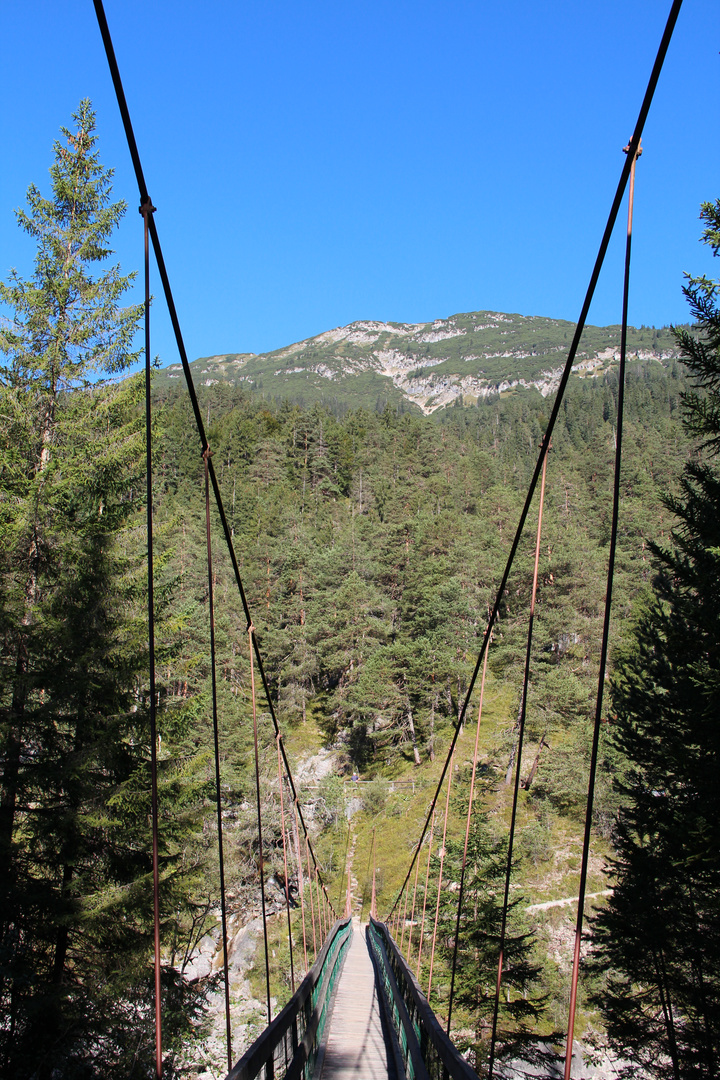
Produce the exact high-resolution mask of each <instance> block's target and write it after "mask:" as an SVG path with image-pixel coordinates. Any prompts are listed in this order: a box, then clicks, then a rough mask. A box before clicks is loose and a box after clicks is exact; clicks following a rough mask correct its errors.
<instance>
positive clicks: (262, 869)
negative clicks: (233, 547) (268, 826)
mask: <svg viewBox="0 0 720 1080" xmlns="http://www.w3.org/2000/svg"><path fill="white" fill-rule="evenodd" d="M254 633H255V627H254V626H253V625H252V623H251V624H250V626H248V638H249V645H250V692H251V694H252V715H253V740H254V743H255V794H256V797H257V824H258V843H259V845H260V849H259V852H258V871H259V873H260V901H261V903H262V920H263V939H264V941H265V984H266V989H267V1014H268V1024H271V1023H272V1005H271V1003H270V951H269V949H268V933H267V911H266V909H265V857H264V855H263V833H262V807H261V803H260V753H259V750H258V728H257V703H256V700H255V664H254V663H253V648H252V641H253V636H254Z"/></svg>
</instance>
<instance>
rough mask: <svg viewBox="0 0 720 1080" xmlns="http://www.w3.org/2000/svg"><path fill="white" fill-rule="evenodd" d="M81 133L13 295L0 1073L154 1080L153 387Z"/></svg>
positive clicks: (70, 141) (2, 291) (82, 115)
mask: <svg viewBox="0 0 720 1080" xmlns="http://www.w3.org/2000/svg"><path fill="white" fill-rule="evenodd" d="M74 120H75V123H76V126H75V128H74V130H72V131H70V130H67V129H63V139H62V140H61V141H59V142H57V143H56V144H55V147H54V163H53V165H52V168H51V170H50V175H51V184H52V193H51V197H50V198H44V197H43V196H42V195H41V194H40V192H39V191H38V189H37V188H35V187H31V188H30V189H29V191H28V211H27V212H25V211H19V212H18V219H19V223H20V225H21V227H22V228H23V229H24V231H25V232H26V233H28V234H29V235H30V236H31V237H32V238H33V240H34V241H35V243H36V245H37V252H36V257H35V269H34V273H33V275H32V277H31V278H30V279H29V280H27V281H25V280H22V279H21V278H20V277H19V276H18V275H17V274H15V273H13V274H12V276H11V279H10V281H9V283H8V284H7V285H2V286H0V299H1V300H2V302H3V304H4V306H5V308H6V309H7V310H9V312H10V316H9V318H8V319H7V320H6V321H5V322H4V324H3V326H2V330H1V332H0V348H1V349H2V352H3V353H4V355H5V362H4V365H3V366H2V368H0V380H1V381H0V407H1V409H2V413H3V416H4V418H5V437H4V440H3V444H2V447H0V468H1V472H0V590H1V591H0V632H1V635H2V637H1V646H2V647H1V652H0V740H1V750H2V766H3V772H2V789H1V801H0V894H1V895H0V1014H1V1017H2V1018H1V1019H0V1063H1V1064H0V1071H1V1072H2V1073H3V1075H7V1076H10V1075H12V1076H14V1077H18V1078H23V1077H31V1076H32V1077H37V1078H38V1080H44V1078H46V1077H48V1078H49V1077H50V1076H61V1077H63V1078H64V1077H76V1076H78V1077H79V1076H83V1077H85V1076H105V1077H111V1076H115V1075H121V1076H123V1077H127V1076H136V1075H137V1076H140V1075H143V1076H144V1075H146V1073H147V1069H146V1063H147V1060H148V1059H149V1056H150V1054H149V1053H148V1051H150V1053H151V1046H152V1016H151V1012H152V1005H151V1002H152V997H151V992H150V985H151V976H150V969H149V965H148V957H149V955H150V952H151V933H152V928H151V925H150V923H151V912H152V900H151V891H150V870H151V864H150V856H149V851H150V842H149V836H148V817H149V782H148V781H149V778H148V766H147V761H148V725H147V707H146V706H147V702H146V681H147V676H146V654H147V645H146V641H145V634H146V625H145V604H144V596H143V593H144V567H143V554H144V552H143V548H144V539H143V536H142V533H141V532H139V530H138V529H137V522H136V517H137V516H138V515H140V520H141V519H142V501H141V500H142V497H143V495H144V484H143V476H142V471H143V466H144V453H143V449H144V447H143V443H144V438H143V436H144V432H143V423H142V419H143V418H142V410H141V408H140V403H141V394H142V385H141V382H139V381H138V379H137V378H134V377H130V378H128V379H125V380H124V381H123V382H121V383H115V382H114V381H112V380H109V379H107V378H105V381H103V377H107V376H113V375H116V374H118V373H123V372H126V371H127V369H128V367H129V366H130V365H131V364H132V362H133V361H134V360H135V358H136V354H134V353H133V352H132V351H131V346H132V341H133V336H134V333H135V330H136V328H137V324H138V320H139V316H140V309H139V308H138V307H128V308H122V307H120V301H121V299H122V296H123V293H124V292H125V291H126V290H127V288H128V286H129V284H130V278H129V277H126V276H123V275H122V274H121V273H120V270H119V268H118V267H116V266H111V267H109V268H107V267H106V266H104V265H102V264H105V263H106V260H107V258H108V257H109V256H110V255H111V254H112V253H111V251H110V250H109V248H108V240H109V238H110V236H111V234H112V232H113V230H114V229H115V227H116V226H117V224H118V221H119V220H120V218H121V216H122V214H123V213H124V210H125V206H124V204H123V203H122V202H115V203H113V202H111V177H112V172H111V170H108V169H106V168H104V167H103V166H102V165H101V163H100V161H99V158H98V153H97V150H96V147H95V143H96V136H95V134H94V129H95V115H94V113H93V111H92V108H91V106H90V103H89V102H87V101H83V102H82V103H81V105H80V108H79V111H78V113H77V114H76V115H75V116H74ZM96 267H97V271H96V272H95V268H96ZM176 726H177V723H176ZM164 756H166V755H164ZM168 774H169V770H168V768H167V766H166V767H165V776H164V777H163V781H162V783H163V785H164V786H168V782H169V786H170V787H173V778H172V777H171V776H170V775H168ZM178 787H179V785H178V784H177V782H175V783H174V788H175V790H174V791H173V794H174V795H176V796H177V797H178V799H179V805H180V810H179V812H178V815H177V822H176V823H175V824H174V826H173V827H174V830H175V836H173V837H172V839H171V841H170V842H171V843H172V845H173V847H174V849H175V850H176V851H181V850H182V849H181V845H180V843H179V837H178V833H179V831H180V828H181V824H182V822H184V820H185V817H186V814H187V804H188V801H191V800H189V799H188V790H187V785H185V786H184V787H183V788H182V789H181V790H178ZM163 855H164V869H165V872H166V873H167V871H168V870H169V868H170V863H169V861H168V843H167V842H166V843H164V844H163ZM171 894H172V887H171V886H166V888H165V904H166V907H167V906H169V905H173V907H174V906H175V905H176V904H178V898H177V896H172V895H171ZM178 906H179V905H178ZM168 982H169V983H170V982H172V983H173V984H174V986H175V989H176V991H177V995H176V996H182V991H183V985H182V980H178V979H177V978H175V977H174V976H173V975H172V973H171V972H168Z"/></svg>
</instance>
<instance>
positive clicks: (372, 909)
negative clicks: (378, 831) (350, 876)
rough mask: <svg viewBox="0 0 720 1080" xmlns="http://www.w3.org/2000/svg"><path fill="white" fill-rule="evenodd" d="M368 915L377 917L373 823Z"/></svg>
mask: <svg viewBox="0 0 720 1080" xmlns="http://www.w3.org/2000/svg"><path fill="white" fill-rule="evenodd" d="M370 916H371V918H373V919H376V918H377V907H376V903H375V826H374V825H373V835H372V892H371V893H370Z"/></svg>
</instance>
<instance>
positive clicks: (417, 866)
mask: <svg viewBox="0 0 720 1080" xmlns="http://www.w3.org/2000/svg"><path fill="white" fill-rule="evenodd" d="M419 872H420V860H419V859H417V860H416V862H415V884H414V886H413V898H412V907H411V909H410V933H409V934H408V951H407V964H408V967H410V960H411V957H412V935H413V927H414V926H415V897H416V896H417V883H418V874H419ZM386 921H387V920H386Z"/></svg>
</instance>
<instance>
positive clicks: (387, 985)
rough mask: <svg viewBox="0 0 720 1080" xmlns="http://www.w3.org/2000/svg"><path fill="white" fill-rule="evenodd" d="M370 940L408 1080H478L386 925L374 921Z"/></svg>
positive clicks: (371, 920)
mask: <svg viewBox="0 0 720 1080" xmlns="http://www.w3.org/2000/svg"><path fill="white" fill-rule="evenodd" d="M368 940H369V942H370V945H371V948H372V951H373V954H374V956H375V960H376V963H377V967H378V971H379V974H380V983H381V987H382V990H383V993H384V996H385V1002H386V1005H387V1011H388V1014H389V1016H390V1018H391V1020H392V1023H393V1026H394V1028H395V1034H396V1035H397V1039H398V1043H399V1044H400V1053H401V1055H402V1059H403V1065H404V1068H405V1075H406V1077H407V1078H408V1080H478V1077H477V1073H476V1072H474V1071H473V1069H472V1068H471V1067H470V1065H468V1063H467V1061H465V1059H464V1058H463V1057H462V1056H461V1054H460V1053H459V1051H458V1050H457V1049H456V1048H455V1046H453V1044H452V1042H451V1041H450V1039H449V1038H448V1036H447V1035H446V1034H445V1032H444V1031H443V1029H442V1028H441V1026H440V1023H439V1022H438V1019H437V1017H436V1016H435V1013H434V1012H433V1011H432V1009H431V1008H430V1006H429V1005H428V1001H427V998H426V997H425V995H424V994H423V992H422V990H421V989H420V987H419V985H418V983H417V980H416V979H415V976H414V975H413V974H412V972H411V971H410V970H409V968H408V967H407V965H406V964H405V961H404V960H403V958H402V956H401V954H400V951H399V950H398V948H397V946H396V944H395V942H394V941H393V939H392V937H391V935H390V933H389V931H388V928H387V926H386V925H385V923H381V922H377V921H376V920H375V919H373V918H371V919H370V923H369V926H368Z"/></svg>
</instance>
